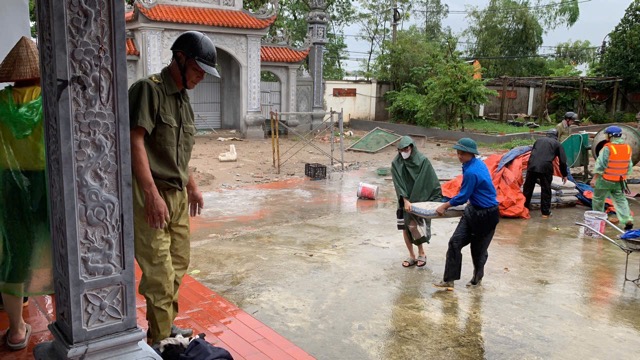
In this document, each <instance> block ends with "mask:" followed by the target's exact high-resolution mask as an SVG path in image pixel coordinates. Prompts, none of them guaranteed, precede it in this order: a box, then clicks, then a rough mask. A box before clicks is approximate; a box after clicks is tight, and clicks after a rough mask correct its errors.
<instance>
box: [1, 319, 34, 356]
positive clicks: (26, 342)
mask: <svg viewBox="0 0 640 360" xmlns="http://www.w3.org/2000/svg"><path fill="white" fill-rule="evenodd" d="M25 327H26V329H27V330H26V332H25V333H24V340H22V341H21V342H19V343H16V344H14V343H12V342H10V341H9V334H10V333H11V329H9V330H7V335H6V336H7V346H8V347H9V349H11V350H22V349H24V348H26V347H27V345H29V338H30V337H31V325H29V324H25Z"/></svg>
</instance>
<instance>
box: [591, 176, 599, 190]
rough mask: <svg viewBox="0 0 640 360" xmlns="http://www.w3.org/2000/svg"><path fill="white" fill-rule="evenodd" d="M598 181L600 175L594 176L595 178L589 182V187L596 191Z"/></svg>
mask: <svg viewBox="0 0 640 360" xmlns="http://www.w3.org/2000/svg"><path fill="white" fill-rule="evenodd" d="M596 181H598V174H595V175H593V178H592V179H591V181H590V182H589V185H591V187H592V188H594V189H595V188H596Z"/></svg>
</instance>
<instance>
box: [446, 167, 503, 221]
mask: <svg viewBox="0 0 640 360" xmlns="http://www.w3.org/2000/svg"><path fill="white" fill-rule="evenodd" d="M467 201H469V203H470V204H471V205H473V207H475V208H478V209H486V208H490V207H492V206H496V205H498V201H497V200H496V188H495V187H494V186H493V182H492V181H491V175H489V169H487V166H486V165H485V164H484V163H483V162H482V161H480V160H478V159H477V158H476V157H475V156H474V157H473V158H471V160H469V161H467V162H465V163H463V164H462V186H461V187H460V192H459V193H458V195H456V196H454V197H453V199H451V200H449V204H451V206H458V205H462V204H464V203H466V202H467Z"/></svg>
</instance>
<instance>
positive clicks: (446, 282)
mask: <svg viewBox="0 0 640 360" xmlns="http://www.w3.org/2000/svg"><path fill="white" fill-rule="evenodd" d="M453 148H454V149H455V150H456V151H457V153H458V160H460V162H461V163H462V186H461V187H460V192H459V193H458V194H457V195H456V196H454V197H453V198H452V199H451V200H449V201H447V202H446V203H444V204H442V205H440V207H438V209H436V212H437V213H438V215H441V216H442V215H444V213H445V211H447V209H448V208H449V207H451V206H456V205H461V204H464V203H466V202H467V201H469V205H467V207H466V209H465V210H464V214H463V215H462V218H461V219H460V222H459V223H458V226H457V227H456V230H455V231H454V233H453V235H452V236H451V239H449V249H448V250H447V261H446V264H445V267H444V276H443V278H442V281H440V282H439V283H435V284H433V285H434V286H435V287H437V288H442V289H447V290H453V282H454V281H455V280H459V279H460V272H461V270H462V248H463V247H465V246H467V245H471V258H472V260H473V277H472V278H471V281H469V282H468V283H467V287H476V286H479V285H480V284H481V282H482V278H483V277H484V265H485V264H486V263H487V259H488V258H489V253H488V252H487V250H488V248H489V244H490V243H491V240H492V239H493V234H494V233H495V230H496V226H497V225H498V222H499V221H500V214H499V212H498V201H497V200H496V188H495V187H494V186H493V182H492V181H491V175H490V174H489V169H487V166H486V165H485V164H484V163H483V162H482V161H480V160H478V159H476V155H478V145H477V144H476V142H475V141H473V140H472V139H469V138H462V139H460V140H458V142H457V143H456V144H455V145H454V146H453Z"/></svg>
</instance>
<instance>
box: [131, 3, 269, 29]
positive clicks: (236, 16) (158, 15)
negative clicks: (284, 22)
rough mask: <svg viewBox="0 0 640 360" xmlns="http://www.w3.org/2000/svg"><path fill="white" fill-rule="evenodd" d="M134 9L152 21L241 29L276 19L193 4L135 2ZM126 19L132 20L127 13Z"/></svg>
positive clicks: (254, 27)
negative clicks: (145, 3)
mask: <svg viewBox="0 0 640 360" xmlns="http://www.w3.org/2000/svg"><path fill="white" fill-rule="evenodd" d="M136 9H137V10H138V11H139V12H140V13H141V14H143V15H144V16H146V17H147V18H149V20H152V21H161V22H171V23H180V24H195V25H207V26H217V27H227V28H241V29H265V28H267V27H269V26H270V25H271V24H273V22H274V21H275V20H276V16H275V15H274V16H272V17H270V18H266V19H260V18H257V17H255V16H253V15H251V14H249V13H248V12H246V11H238V10H222V9H212V8H199V7H195V6H176V5H163V4H158V5H155V6H153V7H150V8H147V7H145V6H143V5H141V4H139V3H136ZM125 19H126V20H127V21H131V20H133V14H132V15H131V16H129V15H128V13H127V14H126V15H125Z"/></svg>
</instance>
